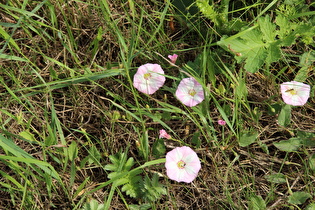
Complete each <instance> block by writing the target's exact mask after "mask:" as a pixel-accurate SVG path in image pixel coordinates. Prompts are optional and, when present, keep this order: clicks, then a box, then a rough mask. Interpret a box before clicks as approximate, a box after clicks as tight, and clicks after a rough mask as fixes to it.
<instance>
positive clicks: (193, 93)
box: [188, 89, 197, 96]
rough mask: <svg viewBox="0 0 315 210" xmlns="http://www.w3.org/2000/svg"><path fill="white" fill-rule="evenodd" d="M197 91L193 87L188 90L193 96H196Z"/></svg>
mask: <svg viewBox="0 0 315 210" xmlns="http://www.w3.org/2000/svg"><path fill="white" fill-rule="evenodd" d="M196 93H197V92H196V91H195V90H194V89H191V90H189V91H188V94H189V95H191V96H195V95H196Z"/></svg>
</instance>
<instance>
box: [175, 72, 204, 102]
mask: <svg viewBox="0 0 315 210" xmlns="http://www.w3.org/2000/svg"><path fill="white" fill-rule="evenodd" d="M175 95H176V97H177V98H178V100H180V101H181V102H182V103H183V104H185V105H186V106H189V107H192V106H196V105H197V104H199V103H200V102H202V101H203V99H204V98H205V97H204V93H203V89H202V86H201V84H200V83H199V82H197V80H196V79H195V78H193V77H190V78H185V79H182V81H180V83H179V85H178V88H177V90H176V93H175Z"/></svg>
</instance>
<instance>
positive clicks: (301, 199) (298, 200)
mask: <svg viewBox="0 0 315 210" xmlns="http://www.w3.org/2000/svg"><path fill="white" fill-rule="evenodd" d="M311 197H312V196H311V194H309V193H307V192H294V193H293V194H292V195H290V196H289V199H288V202H289V203H291V204H303V203H305V201H306V200H307V199H309V198H311Z"/></svg>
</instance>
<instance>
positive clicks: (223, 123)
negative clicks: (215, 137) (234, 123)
mask: <svg viewBox="0 0 315 210" xmlns="http://www.w3.org/2000/svg"><path fill="white" fill-rule="evenodd" d="M218 124H219V125H226V122H225V121H224V120H218Z"/></svg>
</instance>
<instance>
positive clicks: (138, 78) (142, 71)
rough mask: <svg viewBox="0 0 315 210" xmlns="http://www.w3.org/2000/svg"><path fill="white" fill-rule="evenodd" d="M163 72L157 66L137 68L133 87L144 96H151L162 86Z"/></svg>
mask: <svg viewBox="0 0 315 210" xmlns="http://www.w3.org/2000/svg"><path fill="white" fill-rule="evenodd" d="M163 74H164V71H163V69H162V68H161V66H160V65H159V64H152V63H147V64H144V65H142V66H140V67H139V68H138V71H137V73H136V74H135V75H134V77H133V86H134V87H135V88H137V89H138V90H139V91H140V92H142V93H145V94H153V93H155V91H157V90H158V89H159V88H160V87H162V86H163V85H164V82H165V77H164V76H163Z"/></svg>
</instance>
